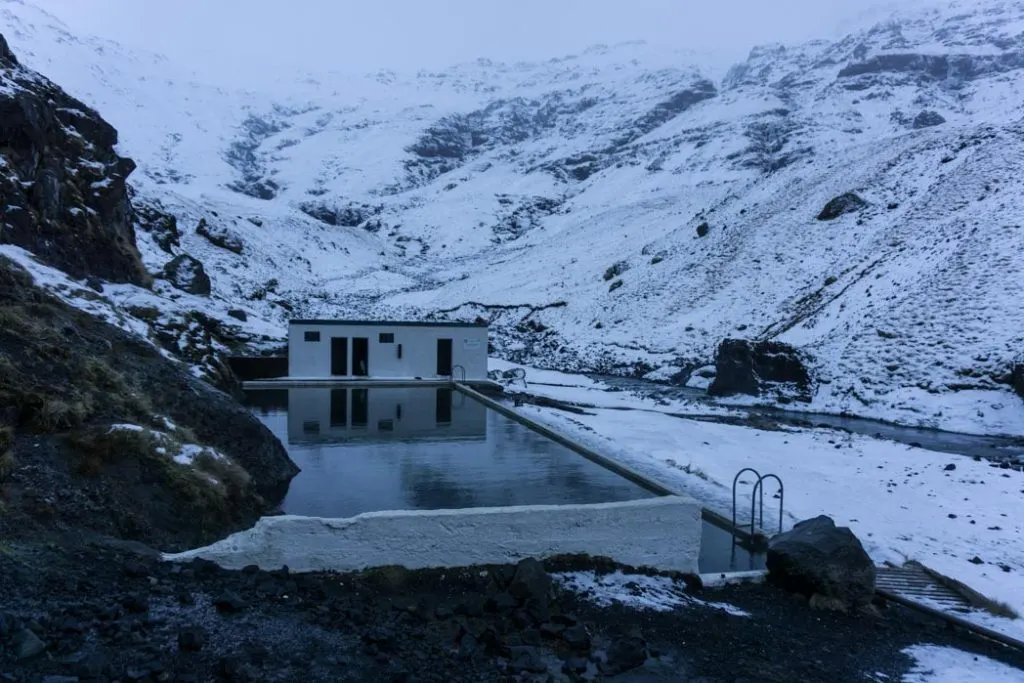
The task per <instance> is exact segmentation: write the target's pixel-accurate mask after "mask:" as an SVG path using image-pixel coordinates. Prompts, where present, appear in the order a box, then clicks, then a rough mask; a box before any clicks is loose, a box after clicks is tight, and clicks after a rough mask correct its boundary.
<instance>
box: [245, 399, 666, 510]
mask: <svg viewBox="0 0 1024 683" xmlns="http://www.w3.org/2000/svg"><path fill="white" fill-rule="evenodd" d="M246 393H247V403H248V404H249V405H250V406H251V407H252V408H253V410H254V411H255V413H256V414H257V416H258V417H259V418H260V420H261V421H262V422H263V423H264V424H266V425H267V427H269V428H270V429H271V431H273V432H274V433H275V435H277V437H278V438H279V439H281V442H282V443H284V444H285V446H286V448H287V449H288V453H289V455H290V456H291V458H292V460H294V461H295V463H296V464H297V465H298V466H299V467H301V468H302V472H301V473H300V474H299V475H298V476H297V477H296V478H295V479H294V480H292V483H291V487H290V489H289V491H288V495H287V496H286V498H285V500H284V503H283V508H284V511H285V512H286V513H288V514H294V515H305V516H314V517H351V516H353V515H358V514H360V513H363V512H372V511H378V510H437V509H453V508H454V509H457V508H471V507H500V506H508V505H544V504H551V505H562V504H588V503H612V502H619V501H629V500H640V499H645V498H652V497H655V494H653V493H650V492H649V491H647V490H645V489H643V488H641V487H640V486H638V485H637V484H634V483H633V482H631V481H628V480H626V479H623V478H622V477H620V476H619V475H617V474H615V473H614V472H611V471H610V470H607V469H605V468H603V467H601V466H600V465H598V464H596V463H594V462H591V461H590V460H587V459H586V458H583V457H582V456H580V455H578V454H576V453H574V452H572V451H571V450H569V449H567V448H565V447H564V446H561V445H559V444H557V443H554V442H553V441H551V440H549V439H547V438H546V437H544V436H542V435H540V434H538V433H536V432H534V431H533V430H531V429H529V428H527V427H526V426H524V425H522V424H520V423H518V422H515V421H513V420H510V419H509V418H507V417H505V416H503V415H501V414H499V413H496V412H494V411H492V410H490V409H488V408H487V407H486V406H484V405H483V404H481V403H479V402H477V401H474V400H473V399H471V398H469V397H468V396H465V395H463V394H460V393H458V392H455V391H452V390H451V389H449V388H434V387H368V388H351V387H340V388H339V387H334V388H293V389H286V390H270V391H249V392H246Z"/></svg>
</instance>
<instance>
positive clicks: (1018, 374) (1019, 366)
mask: <svg viewBox="0 0 1024 683" xmlns="http://www.w3.org/2000/svg"><path fill="white" fill-rule="evenodd" d="M1010 381H1011V382H1012V383H1013V389H1014V391H1016V392H1017V395H1019V396H1020V397H1021V398H1024V360H1021V361H1020V362H1019V363H1016V364H1014V366H1013V369H1012V370H1011V371H1010Z"/></svg>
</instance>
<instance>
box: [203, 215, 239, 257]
mask: <svg viewBox="0 0 1024 683" xmlns="http://www.w3.org/2000/svg"><path fill="white" fill-rule="evenodd" d="M196 232H197V233H199V234H200V235H202V236H203V237H205V238H206V239H208V240H209V241H210V244H213V245H214V246H217V247H220V248H221V249H227V250H228V251H230V252H233V253H235V254H241V253H242V250H243V249H244V248H245V245H244V244H243V243H242V238H241V237H239V236H238V235H236V234H235V233H233V232H232V231H230V230H228V229H227V228H225V227H224V226H222V225H210V224H209V223H207V222H206V219H205V218H201V219H199V225H198V227H196Z"/></svg>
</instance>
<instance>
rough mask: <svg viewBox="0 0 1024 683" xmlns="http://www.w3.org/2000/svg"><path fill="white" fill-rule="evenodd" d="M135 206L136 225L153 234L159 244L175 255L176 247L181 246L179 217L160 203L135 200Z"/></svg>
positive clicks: (154, 239)
mask: <svg viewBox="0 0 1024 683" xmlns="http://www.w3.org/2000/svg"><path fill="white" fill-rule="evenodd" d="M134 208H135V225H136V227H137V228H138V229H139V230H143V231H145V232H148V233H150V234H151V235H153V241H154V242H156V243H157V246H159V247H160V248H161V249H163V250H164V251H165V252H167V253H168V254H172V255H173V254H174V249H175V247H179V246H181V233H180V232H179V231H178V219H177V218H175V217H174V216H172V215H170V214H169V213H166V212H165V211H164V210H163V208H162V207H160V206H159V205H150V204H144V203H141V202H139V201H135V203H134Z"/></svg>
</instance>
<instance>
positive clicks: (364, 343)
mask: <svg viewBox="0 0 1024 683" xmlns="http://www.w3.org/2000/svg"><path fill="white" fill-rule="evenodd" d="M352 374H353V375H355V376H357V377H366V376H367V375H369V374H370V340H369V339H367V338H366V337H352Z"/></svg>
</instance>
